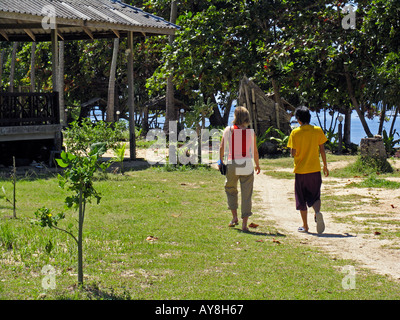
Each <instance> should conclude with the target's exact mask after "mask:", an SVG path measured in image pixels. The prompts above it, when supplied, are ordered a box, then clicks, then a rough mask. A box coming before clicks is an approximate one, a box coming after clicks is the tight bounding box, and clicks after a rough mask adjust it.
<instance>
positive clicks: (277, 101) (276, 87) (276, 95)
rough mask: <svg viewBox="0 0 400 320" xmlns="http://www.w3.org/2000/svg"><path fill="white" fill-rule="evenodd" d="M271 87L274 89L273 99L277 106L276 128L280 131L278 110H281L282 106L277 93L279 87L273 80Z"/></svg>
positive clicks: (279, 95)
mask: <svg viewBox="0 0 400 320" xmlns="http://www.w3.org/2000/svg"><path fill="white" fill-rule="evenodd" d="M271 82H272V87H273V89H274V97H275V103H277V104H278V108H279V109H278V110H276V127H277V128H278V129H280V120H279V110H281V109H283V105H282V99H281V94H280V92H279V85H278V83H277V82H276V81H275V79H273V78H272V80H271Z"/></svg>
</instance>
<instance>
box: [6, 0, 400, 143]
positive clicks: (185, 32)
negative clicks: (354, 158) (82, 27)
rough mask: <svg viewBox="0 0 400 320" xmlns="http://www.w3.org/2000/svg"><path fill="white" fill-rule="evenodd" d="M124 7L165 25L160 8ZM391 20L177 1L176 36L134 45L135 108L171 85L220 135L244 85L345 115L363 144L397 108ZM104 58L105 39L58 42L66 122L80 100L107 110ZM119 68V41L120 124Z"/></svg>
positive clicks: (350, 8) (362, 12)
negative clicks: (246, 81)
mask: <svg viewBox="0 0 400 320" xmlns="http://www.w3.org/2000/svg"><path fill="white" fill-rule="evenodd" d="M126 2H127V3H129V4H132V5H135V6H137V7H141V8H143V9H144V10H145V11H147V12H150V13H154V14H156V15H158V16H161V17H163V18H165V19H166V20H168V19H169V15H170V10H171V9H170V8H171V2H170V1H169V0H144V1H133V0H130V1H126ZM399 15H400V3H399V2H398V1H396V0H373V1H366V0H358V1H348V2H344V1H339V0H330V1H322V0H317V1H315V0H313V1H311V0H301V1H294V0H274V1H261V0H253V1H246V0H229V1H222V0H197V1H187V0H182V1H178V19H177V24H178V25H179V26H180V27H181V29H180V30H179V31H177V33H176V37H175V39H174V42H173V43H169V42H168V39H167V38H166V37H165V36H160V37H151V38H144V37H140V38H139V37H138V38H137V39H136V42H135V54H134V59H135V64H134V73H135V74H134V79H135V99H136V100H137V101H136V103H137V106H138V108H139V109H140V106H141V105H144V104H145V103H146V102H147V101H149V100H150V99H152V98H154V97H158V96H163V95H165V90H166V79H167V78H168V76H169V75H172V76H173V84H174V86H175V96H176V97H177V98H178V99H179V100H180V101H182V102H183V103H184V104H186V105H187V106H189V107H190V106H193V105H194V104H195V102H196V101H198V98H199V97H200V96H201V97H203V99H205V100H208V99H211V101H212V102H213V103H214V104H215V106H214V111H213V112H212V113H211V115H210V123H211V124H212V125H213V126H222V125H226V124H227V121H228V116H229V112H230V108H231V106H232V102H233V101H234V100H235V99H236V97H237V94H238V89H239V81H240V79H241V78H242V77H243V75H246V76H247V77H250V78H253V79H254V80H255V82H256V83H257V84H258V85H259V86H260V87H261V88H262V89H263V90H264V91H266V92H268V91H269V92H274V93H278V94H279V95H280V96H282V97H284V98H285V99H286V100H287V101H289V102H290V103H291V104H292V105H295V106H297V105H299V104H304V105H307V106H308V107H310V108H311V109H312V110H315V111H317V112H318V111H320V110H326V109H328V110H335V111H338V112H340V113H346V111H347V110H355V111H356V112H357V114H358V115H359V117H360V120H361V122H362V124H363V126H364V130H365V132H366V135H369V136H371V135H372V134H373V133H372V132H371V131H370V129H369V128H368V125H367V123H366V121H365V117H373V116H380V117H381V119H382V121H384V120H385V113H386V112H387V110H397V109H398V107H399V102H398V101H399V99H398V92H399V87H400V80H399V79H400V77H399V67H398V66H399V64H398V63H399V61H400V56H399V46H400V44H399V42H398V38H399V32H400V31H399V30H400V28H399V24H400V16H399ZM351 23H354V25H351ZM346 26H347V27H348V28H345V27H346ZM349 26H350V27H349ZM49 46H50V44H49V43H39V44H38V45H37V46H36V62H35V69H36V90H38V91H47V90H52V88H51V50H49ZM1 48H2V50H3V51H4V52H5V55H4V59H3V61H5V62H4V64H3V75H2V85H3V88H4V87H7V86H8V85H9V84H8V82H9V76H10V65H11V54H12V44H9V43H6V42H3V43H1ZM30 48H31V44H28V43H23V44H21V45H20V46H19V48H18V53H17V59H16V72H15V76H14V77H15V83H16V85H23V86H24V85H29V84H30V78H29V75H30V59H31V58H30V57H31V56H30V50H31V49H30ZM112 48H113V42H112V40H110V39H104V40H93V41H75V42H66V44H65V51H66V53H65V76H64V85H65V89H64V90H65V92H64V94H65V99H66V106H67V107H68V110H69V112H70V114H71V115H75V116H76V114H79V112H77V111H76V110H78V109H79V106H80V104H81V103H83V102H85V101H87V100H89V99H90V98H93V97H101V98H103V99H104V100H107V90H108V78H109V72H110V65H111V58H112ZM125 60H126V42H125V40H124V41H121V42H120V48H119V54H118V67H117V76H116V88H117V91H116V92H117V93H116V96H117V100H118V103H117V104H118V106H117V107H116V109H117V110H119V111H120V112H121V117H124V116H126V113H127V111H128V110H127V109H126V108H125V105H126V99H127V98H126V97H127V92H126V83H127V74H126V68H125V62H126V61H125ZM396 112H397V111H396ZM396 114H397V113H396ZM392 133H393V132H392Z"/></svg>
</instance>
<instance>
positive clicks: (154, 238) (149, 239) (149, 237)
mask: <svg viewBox="0 0 400 320" xmlns="http://www.w3.org/2000/svg"><path fill="white" fill-rule="evenodd" d="M146 240H147V241H150V242H152V241H156V240H158V238H157V237H154V236H148V237H147V238H146Z"/></svg>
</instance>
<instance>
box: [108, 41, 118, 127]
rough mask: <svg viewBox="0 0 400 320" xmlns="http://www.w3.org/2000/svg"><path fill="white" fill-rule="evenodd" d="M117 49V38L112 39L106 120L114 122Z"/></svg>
mask: <svg viewBox="0 0 400 320" xmlns="http://www.w3.org/2000/svg"><path fill="white" fill-rule="evenodd" d="M118 50H119V38H115V39H114V49H113V55H112V60H111V68H110V78H109V80H108V100H107V121H108V122H114V121H115V118H114V109H115V108H114V101H115V73H116V71H117V58H118Z"/></svg>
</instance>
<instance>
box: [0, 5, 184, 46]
mask: <svg viewBox="0 0 400 320" xmlns="http://www.w3.org/2000/svg"><path fill="white" fill-rule="evenodd" d="M53 16H55V19H56V23H57V28H58V31H59V33H60V35H62V34H64V35H65V37H66V38H68V37H75V38H76V37H77V36H78V35H77V33H78V30H77V29H76V28H79V27H81V29H82V27H86V28H90V29H91V30H90V31H92V32H93V36H96V37H97V36H98V37H101V36H102V35H103V36H104V35H105V34H106V33H107V30H108V31H109V34H110V36H111V32H112V30H114V31H115V30H117V31H121V32H125V31H135V32H141V33H151V34H153V33H154V34H171V32H174V31H175V30H176V29H178V28H179V27H178V26H176V25H174V24H172V23H170V22H168V21H166V20H165V19H163V18H160V17H158V16H155V15H152V14H150V13H147V12H145V11H143V10H141V9H139V8H136V7H134V6H131V5H128V4H126V3H124V2H122V1H120V0H84V1H82V0H18V1H16V0H0V35H3V37H5V35H6V36H7V37H9V38H14V40H16V41H18V40H23V39H22V37H26V36H27V34H26V32H25V31H24V29H29V30H31V32H32V33H33V35H37V36H38V38H45V35H46V34H47V36H48V34H49V32H45V31H44V30H41V29H43V27H42V26H41V24H38V23H39V22H41V21H42V20H43V19H44V18H45V17H53ZM34 23H36V25H34ZM13 24H14V28H13V26H12V25H13ZM18 24H19V25H18ZM24 24H25V25H26V26H27V27H29V28H23V25H24ZM74 28H75V29H74ZM81 33H82V34H84V32H83V31H82V30H81ZM86 34H88V33H87V31H86ZM31 38H32V36H31ZM9 40H11V39H9Z"/></svg>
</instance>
